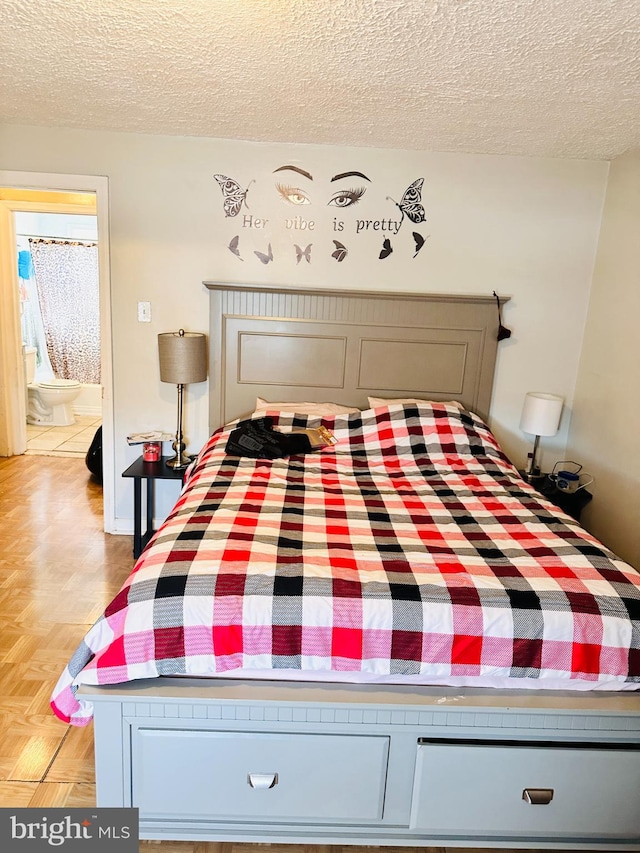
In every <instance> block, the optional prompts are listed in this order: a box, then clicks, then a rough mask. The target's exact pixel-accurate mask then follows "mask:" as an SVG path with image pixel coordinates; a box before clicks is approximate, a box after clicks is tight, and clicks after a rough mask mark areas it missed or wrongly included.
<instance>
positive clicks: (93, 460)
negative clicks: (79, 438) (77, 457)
mask: <svg viewBox="0 0 640 853" xmlns="http://www.w3.org/2000/svg"><path fill="white" fill-rule="evenodd" d="M85 462H86V463H87V468H88V469H89V471H91V473H92V474H93V476H94V477H95V478H96V480H97V481H98V482H99V483H102V427H101V426H99V427H98V429H97V430H96V434H95V435H94V436H93V439H92V441H91V444H90V445H89V449H88V450H87V456H86V458H85Z"/></svg>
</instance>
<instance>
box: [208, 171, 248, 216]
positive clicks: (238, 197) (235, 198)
mask: <svg viewBox="0 0 640 853" xmlns="http://www.w3.org/2000/svg"><path fill="white" fill-rule="evenodd" d="M213 177H214V178H215V179H216V181H217V182H218V184H219V185H220V189H221V190H222V197H223V199H224V201H223V209H224V215H225V216H237V215H238V214H239V213H240V209H241V208H242V204H243V202H244V205H245V207H247V209H248V207H249V205H248V204H247V193H248V192H249V187H250V186H251V184H253V183H254V181H249V183H248V184H247V188H246V190H243V189H242V187H241V186H240V184H239V183H238V182H237V181H234V180H233V178H228V177H227V176H226V175H214V176H213Z"/></svg>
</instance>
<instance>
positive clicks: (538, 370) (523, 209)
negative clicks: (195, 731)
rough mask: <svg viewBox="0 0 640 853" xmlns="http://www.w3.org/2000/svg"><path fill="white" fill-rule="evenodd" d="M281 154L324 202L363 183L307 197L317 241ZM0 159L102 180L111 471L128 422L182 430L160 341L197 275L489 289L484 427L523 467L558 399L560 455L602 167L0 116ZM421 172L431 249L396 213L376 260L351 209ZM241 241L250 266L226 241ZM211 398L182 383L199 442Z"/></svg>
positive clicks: (199, 318) (201, 312)
mask: <svg viewBox="0 0 640 853" xmlns="http://www.w3.org/2000/svg"><path fill="white" fill-rule="evenodd" d="M283 164H297V165H299V166H301V167H304V168H305V169H307V170H309V171H310V172H313V176H314V182H313V187H314V191H316V192H317V193H318V198H321V194H322V192H324V193H325V195H324V198H326V197H327V196H326V191H327V190H328V189H329V188H330V187H331V184H330V181H329V179H330V177H331V176H333V175H335V174H337V173H339V172H344V171H347V170H358V171H361V172H363V173H364V174H366V175H368V176H369V177H371V181H370V182H369V183H368V184H367V196H366V199H363V200H362V201H361V202H360V203H359V204H358V205H355V206H354V207H353V208H351V209H349V210H346V211H340V210H336V209H335V208H326V206H325V204H324V203H323V204H322V205H317V206H316V208H314V214H313V215H314V221H316V222H317V226H316V230H314V234H313V241H311V240H309V239H307V234H308V233H309V232H294V231H291V230H287V229H286V227H285V225H284V222H285V218H286V217H289V218H290V217H291V216H292V215H293V214H297V213H298V211H300V213H301V214H302V215H305V211H306V210H311V207H308V208H307V207H302V208H299V209H297V210H295V211H292V210H291V209H290V208H288V209H286V210H285V208H284V207H283V206H278V204H276V202H275V201H274V200H273V197H272V196H269V195H268V193H273V185H274V176H273V172H274V169H276V168H278V167H279V166H281V165H283ZM0 168H3V169H6V170H16V171H17V170H25V171H34V172H54V173H63V174H64V173H69V174H87V175H106V176H107V177H108V178H109V193H110V202H111V220H110V236H111V273H112V298H113V336H114V407H115V439H116V448H115V460H116V467H117V469H118V470H121V469H124V468H125V467H126V465H127V464H128V463H129V462H130V461H132V459H133V458H135V456H136V450H135V449H132V448H129V447H127V445H126V442H125V436H126V434H127V433H128V432H131V431H134V430H142V429H148V428H161V429H164V430H169V431H171V430H173V429H175V425H174V421H175V410H176V400H175V389H174V388H173V387H172V386H168V385H165V384H163V383H161V382H160V381H159V372H158V364H157V344H156V335H157V334H158V332H163V331H167V330H173V329H176V328H178V327H180V326H183V327H184V328H186V329H188V330H191V331H198V330H206V327H207V312H208V292H207V291H206V289H205V288H204V287H203V286H202V281H203V280H205V279H216V280H220V281H251V282H270V283H286V284H309V285H314V286H317V285H320V286H321V285H323V284H324V285H326V286H329V287H345V288H347V287H350V288H353V287H356V288H357V287H360V288H364V289H375V288H379V289H381V290H385V289H391V290H404V291H418V292H419V291H430V292H452V293H483V294H490V293H491V292H492V291H493V290H494V289H495V290H496V291H497V292H498V293H500V294H501V295H508V296H511V301H510V302H509V303H508V305H507V306H506V308H505V310H504V314H503V321H504V323H505V325H507V326H509V327H510V328H511V329H512V330H513V335H512V337H511V338H510V339H509V340H508V341H505V342H503V343H502V344H501V345H500V351H499V355H498V365H497V376H496V385H495V392H494V401H493V406H492V426H493V428H494V429H495V431H496V434H497V435H498V437H499V439H500V440H501V441H502V443H503V446H504V447H505V450H506V451H507V453H509V454H510V456H511V457H512V459H513V460H514V462H516V463H517V464H519V465H522V464H524V461H525V456H526V451H527V449H528V448H529V446H530V444H531V438H530V437H529V436H524V435H522V434H521V433H520V432H519V430H518V423H519V417H520V410H521V407H522V401H523V397H524V394H525V392H526V391H529V390H542V391H547V392H551V393H556V394H562V395H564V396H565V397H566V399H567V403H568V406H567V410H566V412H565V417H563V422H562V425H561V431H560V433H559V434H558V436H556V437H555V438H553V439H544V440H543V444H542V448H543V463H544V464H545V466H546V467H547V468H548V467H550V465H551V464H553V461H555V459H558V458H563V455H564V447H565V443H566V437H567V425H568V420H569V417H568V416H569V412H570V408H571V404H572V398H573V392H574V385H575V381H576V376H577V370H578V359H579V354H580V347H581V341H582V335H583V331H584V324H585V318H586V314H587V306H588V300H589V290H590V284H591V275H592V269H593V261H594V255H595V248H596V242H597V237H598V230H599V226H600V216H601V209H602V204H603V199H604V193H605V187H606V180H607V171H608V165H607V164H606V163H602V162H587V161H577V160H573V161H572V160H544V159H537V158H516V157H495V156H475V155H453V154H435V153H428V152H417V151H393V150H380V149H368V148H367V149H353V148H351V149H349V148H339V147H321V146H294V145H274V144H261V143H248V142H246V143H245V142H235V141H229V140H215V139H202V138H183V137H160V136H144V135H136V134H122V133H108V132H84V131H72V130H61V129H48V128H29V127H7V126H5V127H4V128H2V129H0ZM215 173H222V174H225V175H228V176H230V177H233V178H235V180H237V181H238V182H239V183H241V184H242V185H243V186H246V185H247V183H248V181H249V180H252V179H254V180H255V184H253V185H252V186H251V187H250V191H249V194H248V196H247V203H248V205H249V210H248V211H247V210H246V209H245V208H244V207H243V209H242V213H241V217H242V219H244V216H245V214H247V213H248V214H250V215H252V216H264V217H265V218H268V219H269V220H270V222H269V224H268V226H267V227H266V228H265V229H262V230H256V229H249V228H246V227H245V228H242V229H241V218H240V216H239V217H225V216H224V214H223V212H222V194H221V190H220V188H219V186H218V184H217V182H216V181H215V180H214V178H213V175H214V174H215ZM418 177H424V179H425V182H424V188H423V194H422V199H423V204H424V207H425V212H426V222H425V223H423V224H422V225H420V226H419V227H418V228H417V230H419V231H421V232H422V233H423V235H424V236H426V237H427V240H426V243H425V246H424V247H423V249H422V250H421V252H420V254H419V255H418V257H417V258H413V257H412V252H411V251H410V249H411V245H412V238H411V232H412V230H415V229H414V226H413V225H412V223H410V222H409V221H408V220H406V221H405V222H404V223H403V225H402V228H401V231H400V232H399V233H398V234H397V235H393V236H392V241H393V245H394V252H393V254H391V255H390V256H389V257H388V258H386V259H385V260H384V261H381V260H380V259H379V257H378V255H379V249H380V248H381V243H382V237H383V232H382V230H378V231H372V230H370V231H369V233H368V234H362V233H361V234H359V235H357V234H356V233H355V223H354V221H353V220H354V219H355V218H358V217H360V218H370V219H371V220H372V221H373V220H375V219H376V218H377V219H381V218H382V219H384V218H387V219H389V218H391V217H392V215H393V216H394V217H395V216H396V214H397V212H398V211H397V209H396V208H395V206H394V204H393V202H390V201H388V200H387V195H389V196H392V197H393V198H395V199H396V200H399V198H400V197H401V195H402V193H403V191H404V189H406V187H407V186H408V185H409V184H410V183H411V182H412V181H414V180H415V179H416V178H418ZM287 180H288V179H287ZM353 182H354V183H362V182H361V181H358V179H357V178H354V181H353ZM63 184H64V181H61V185H62V186H63ZM265 214H266V216H265ZM336 216H340V217H341V219H342V220H343V221H345V223H346V225H345V231H344V232H342V233H340V234H338V233H336V232H334V231H333V219H334V217H336ZM387 227H388V226H387ZM236 234H239V235H240V239H241V242H240V245H241V247H242V253H243V257H244V260H243V261H240V260H239V259H238V258H237V257H236V256H235V255H233V254H232V253H231V252H230V251H229V249H228V243H229V241H230V239H231V237H233V236H235V235H236ZM336 237H338V238H339V239H341V240H342V239H343V237H344V242H345V244H346V243H347V241H348V245H349V248H350V254H349V256H348V257H347V259H346V260H345V261H344V262H343V263H337V262H336V261H335V259H333V258H332V257H331V251H332V250H333V248H334V245H333V243H332V240H333V239H334V238H336ZM269 242H272V247H273V253H274V261H273V262H272V263H269V264H266V265H264V264H261V263H260V261H259V260H258V259H257V256H255V255H254V251H256V250H262V251H266V245H267V244H268V243H269ZM309 242H313V244H314V248H313V254H312V263H306V262H305V261H304V259H303V260H302V262H301V263H296V262H295V254H294V253H293V252H292V245H293V243H299V244H300V245H301V247H302V248H305V247H306V245H307V244H308V243H309ZM138 301H149V302H151V307H152V318H153V320H152V322H151V323H150V324H140V323H138V322H137V320H136V306H137V302H138ZM207 391H208V389H207V385H206V383H203V384H202V385H197V386H189V388H188V389H187V402H186V405H187V410H186V423H185V431H186V433H187V437H188V440H189V446H190V448H191V449H194V450H195V449H197V448H199V447H200V445H201V444H202V443H203V442H204V441H205V439H206V436H207ZM172 487H175V484H173V483H159V484H158V493H159V496H160V502H159V506H160V513H161V514H162V513H163V512H164V511H166V510H168V508H169V506H170V504H171V502H172V501H173V499H174V498H175V488H172ZM131 515H132V498H131V484H130V483H129V482H128V481H120V480H118V482H117V493H116V516H117V518H118V519H119V520H120V521H119V523H120V525H121V527H122V528H123V529H129V527H130V519H131Z"/></svg>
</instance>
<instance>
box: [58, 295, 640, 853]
mask: <svg viewBox="0 0 640 853" xmlns="http://www.w3.org/2000/svg"><path fill="white" fill-rule="evenodd" d="M206 284H207V287H208V288H209V290H210V300H211V318H210V359H211V388H212V391H211V425H212V437H211V439H210V440H209V442H208V443H207V444H206V446H205V447H204V448H203V450H202V451H201V453H200V454H199V456H198V459H197V460H196V462H195V463H194V465H193V467H192V468H191V469H190V471H189V472H188V476H187V478H186V485H185V488H184V490H183V492H182V494H181V496H180V498H179V500H178V502H177V504H176V506H175V508H174V510H173V511H172V513H171V515H170V516H169V518H168V519H167V521H166V522H165V524H164V525H163V526H162V527H161V528H160V530H159V531H158V532H157V533H156V535H155V536H154V538H153V540H152V542H151V543H150V544H149V546H148V547H147V549H146V550H145V551H144V553H143V554H142V555H141V557H140V559H139V561H138V563H137V564H136V567H135V568H134V571H133V572H132V575H131V576H130V578H129V579H128V581H127V582H126V583H125V585H124V587H123V589H122V590H121V592H120V593H119V595H118V596H117V597H116V599H114V601H113V602H112V603H111V605H110V606H109V607H108V608H107V611H106V612H105V615H104V617H103V618H102V619H101V620H99V621H98V622H97V623H96V625H95V626H93V628H92V629H91V631H90V632H88V634H87V635H86V637H85V638H84V640H83V641H82V643H81V644H80V647H79V649H78V651H77V652H76V654H75V655H74V657H73V659H72V660H71V661H70V663H69V665H68V667H67V669H66V670H65V673H63V675H62V676H61V678H60V681H59V683H58V685H57V686H56V690H55V692H54V697H53V706H54V710H55V712H56V713H57V714H58V715H59V716H60V717H61V718H63V719H65V720H67V721H70V722H72V723H75V724H79V725H82V724H85V723H87V722H89V720H90V719H92V718H93V722H94V726H95V745H96V781H97V799H98V805H99V806H127V805H133V806H136V807H138V808H139V812H140V833H141V837H143V838H156V839H163V838H166V839H193V840H217V841H225V840H229V841H272V842H292V843H293V842H297V843H307V844H308V843H319V844H320V843H321V844H331V843H336V844H338V843H339V844H373V845H410V846H426V845H437V846H447V847H452V846H473V847H480V846H487V847H500V846H503V847H504V846H511V847H514V848H515V847H522V848H526V847H529V848H536V849H542V848H545V847H547V848H561V847H562V848H566V849H580V850H587V849H594V850H607V849H609V850H620V849H629V850H640V699H639V696H640V694H638V693H637V692H636V691H637V688H638V687H639V686H640V575H639V574H638V573H637V572H636V571H635V570H634V569H633V568H631V567H630V566H628V565H626V564H624V563H623V562H621V561H620V560H619V559H618V558H617V557H616V556H615V555H614V554H612V553H611V552H609V551H608V550H607V549H606V548H605V547H604V546H603V545H602V544H601V543H599V542H597V541H596V540H595V539H594V538H593V537H591V536H590V535H589V534H588V533H587V532H586V531H584V530H583V529H582V528H580V526H579V525H578V524H577V523H576V522H575V521H574V520H573V519H571V518H569V517H568V516H566V515H564V514H562V513H561V512H560V511H559V510H557V509H556V508H554V507H553V505H552V504H550V503H549V502H548V501H547V500H546V499H545V498H543V497H542V496H541V495H539V494H537V493H536V492H535V490H534V489H533V488H532V487H531V486H530V485H529V484H527V483H525V482H524V481H523V480H522V479H521V478H520V476H519V474H518V472H517V470H516V469H515V468H514V467H513V465H512V464H511V463H510V462H509V460H508V459H507V458H506V457H505V455H504V453H503V452H502V450H501V449H500V447H499V445H498V443H497V441H496V440H495V437H494V436H493V434H492V433H491V430H490V429H489V427H488V426H487V418H488V412H489V406H490V400H491V387H492V377H493V372H494V367H495V360H496V331H497V325H498V318H497V315H496V312H495V302H494V300H493V298H487V299H485V298H483V297H452V296H434V295H431V296H424V295H419V294H392V295H391V294H382V293H366V292H333V291H330V290H323V291H315V292H310V291H304V290H295V289H289V288H285V287H261V286H245V287H242V286H239V285H224V284H217V283H206ZM265 353H267V354H268V358H265ZM258 398H262V399H264V400H267V401H271V402H270V403H268V404H267V403H265V405H264V407H263V408H260V409H257V402H256V401H257V400H258ZM276 401H277V402H278V404H277V405H276ZM326 401H331V403H332V406H331V407H327V406H326V405H320V404H325V403H326ZM287 404H289V405H287ZM312 404H315V405H312ZM252 413H253V414H252ZM247 415H250V416H251V415H252V417H254V418H261V417H267V418H269V419H270V425H271V426H272V427H273V428H275V429H277V430H279V431H282V432H290V431H291V430H296V429H302V428H307V427H317V426H319V425H324V426H325V427H327V428H328V429H330V430H331V431H332V432H333V434H334V435H335V437H336V439H337V443H336V445H335V446H332V447H329V448H326V449H323V450H320V451H316V452H313V453H307V454H294V455H293V456H287V457H284V458H279V459H273V460H272V459H253V458H247V457H240V456H237V455H230V454H228V453H227V452H226V445H227V441H228V438H229V435H230V434H231V431H232V430H233V429H234V428H235V426H236V424H235V421H236V420H237V419H238V418H244V417H245V416H247Z"/></svg>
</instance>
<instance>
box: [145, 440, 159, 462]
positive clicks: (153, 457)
mask: <svg viewBox="0 0 640 853" xmlns="http://www.w3.org/2000/svg"><path fill="white" fill-rule="evenodd" d="M160 455H161V445H160V442H159V441H146V442H145V443H144V444H143V445H142V458H143V460H144V461H145V462H159V461H160Z"/></svg>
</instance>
